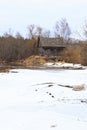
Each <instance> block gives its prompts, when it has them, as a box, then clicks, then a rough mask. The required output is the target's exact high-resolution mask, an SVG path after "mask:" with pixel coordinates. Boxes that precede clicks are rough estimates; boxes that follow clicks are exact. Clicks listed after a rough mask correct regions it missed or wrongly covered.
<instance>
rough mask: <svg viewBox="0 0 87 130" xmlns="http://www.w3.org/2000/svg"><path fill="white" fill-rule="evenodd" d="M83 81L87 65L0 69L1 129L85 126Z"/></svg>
mask: <svg viewBox="0 0 87 130" xmlns="http://www.w3.org/2000/svg"><path fill="white" fill-rule="evenodd" d="M58 84H62V85H69V86H73V85H81V84H85V89H84V90H82V91H74V90H73V89H72V88H67V87H62V86H59V85H58ZM86 85H87V69H85V70H62V69H60V70H57V69H55V70H29V69H14V70H10V72H9V73H0V130H51V129H54V130H87V87H86Z"/></svg>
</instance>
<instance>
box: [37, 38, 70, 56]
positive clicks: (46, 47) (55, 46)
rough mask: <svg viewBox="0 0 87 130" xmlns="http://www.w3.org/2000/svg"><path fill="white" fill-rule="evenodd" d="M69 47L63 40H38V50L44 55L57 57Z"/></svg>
mask: <svg viewBox="0 0 87 130" xmlns="http://www.w3.org/2000/svg"><path fill="white" fill-rule="evenodd" d="M67 46H68V43H67V42H65V41H64V40H63V39H62V38H44V37H39V38H38V48H39V52H40V53H42V54H44V53H45V54H46V53H50V54H52V55H56V54H58V52H60V51H61V50H63V49H64V48H66V47H67Z"/></svg>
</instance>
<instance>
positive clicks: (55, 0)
mask: <svg viewBox="0 0 87 130" xmlns="http://www.w3.org/2000/svg"><path fill="white" fill-rule="evenodd" d="M61 18H66V19H67V22H68V23H69V25H70V27H71V29H72V30H73V31H74V32H75V31H80V30H81V28H82V26H83V24H84V23H85V20H86V19H87V0H0V34H2V33H4V32H6V31H8V29H9V28H12V30H14V32H16V31H19V32H20V33H21V34H23V35H25V34H26V32H27V26H28V25H30V24H36V25H39V26H42V27H44V28H47V29H53V27H54V25H55V23H56V21H58V20H60V19H61Z"/></svg>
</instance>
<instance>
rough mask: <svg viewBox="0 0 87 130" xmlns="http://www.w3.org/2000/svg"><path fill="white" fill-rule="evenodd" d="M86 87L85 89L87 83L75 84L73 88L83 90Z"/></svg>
mask: <svg viewBox="0 0 87 130" xmlns="http://www.w3.org/2000/svg"><path fill="white" fill-rule="evenodd" d="M84 89H85V85H84V84H82V85H75V86H73V90H74V91H81V90H84Z"/></svg>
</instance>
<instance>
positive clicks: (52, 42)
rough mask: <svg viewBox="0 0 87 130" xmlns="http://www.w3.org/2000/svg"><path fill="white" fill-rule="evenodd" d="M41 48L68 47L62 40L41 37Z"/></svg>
mask: <svg viewBox="0 0 87 130" xmlns="http://www.w3.org/2000/svg"><path fill="white" fill-rule="evenodd" d="M39 47H66V43H64V41H63V39H61V38H44V37H40V39H39Z"/></svg>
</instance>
